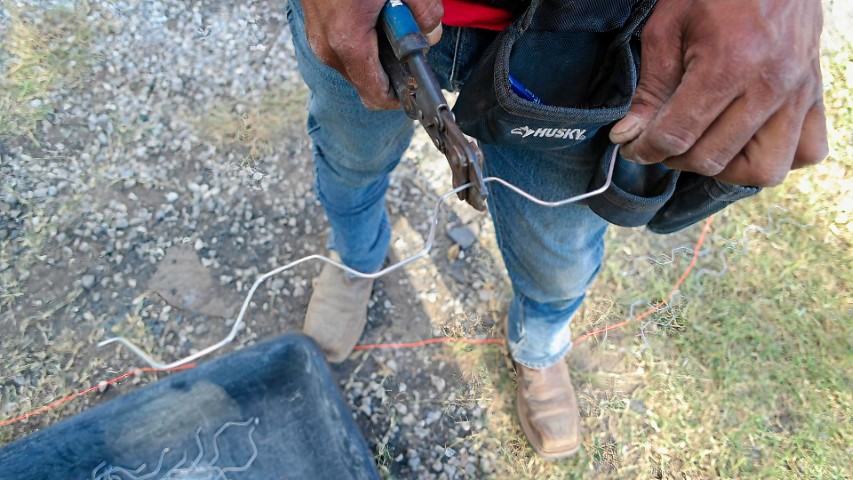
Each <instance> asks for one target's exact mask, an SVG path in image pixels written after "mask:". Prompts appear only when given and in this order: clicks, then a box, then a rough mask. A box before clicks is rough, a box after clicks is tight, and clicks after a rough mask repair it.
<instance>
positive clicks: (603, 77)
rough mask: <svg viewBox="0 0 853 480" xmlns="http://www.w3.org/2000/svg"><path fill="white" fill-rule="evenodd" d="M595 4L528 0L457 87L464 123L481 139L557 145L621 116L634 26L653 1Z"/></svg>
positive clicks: (630, 75) (631, 84) (632, 64)
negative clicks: (526, 6) (528, 4)
mask: <svg viewBox="0 0 853 480" xmlns="http://www.w3.org/2000/svg"><path fill="white" fill-rule="evenodd" d="M600 3H601V2H591V1H588V2H565V1H561V0H532V1H531V2H530V6H529V7H528V9H527V10H526V11H525V13H524V14H523V15H522V16H521V17H519V18H518V19H517V20H516V21H515V22H514V23H513V24H512V25H510V26H509V27H508V28H507V29H505V30H504V31H503V32H501V34H500V35H498V37H497V38H496V39H495V41H494V42H493V43H492V44H491V45H490V47H489V48H488V49H487V51H486V52H485V53H484V55H483V57H482V59H481V60H480V62H479V63H478V65H477V67H476V68H475V69H474V72H473V73H472V74H471V77H470V78H469V80H468V82H467V83H466V84H465V86H464V87H463V88H462V91H461V92H460V94H459V98H458V100H457V102H456V105H455V107H454V113H455V115H456V119H457V122H458V123H459V126H460V127H461V128H462V130H463V131H464V132H465V133H467V134H468V135H471V136H473V137H475V138H477V139H478V140H480V141H481V142H483V143H490V144H498V145H507V146H514V147H522V148H532V149H537V150H560V149H566V148H572V147H574V146H576V145H577V144H578V143H580V142H584V141H586V140H590V139H593V138H594V137H595V136H596V135H597V134H598V133H599V131H602V129H603V127H605V126H607V125H610V124H612V123H613V122H615V121H617V120H618V119H620V118H622V117H623V116H624V115H625V113H626V112H627V110H628V106H629V103H630V100H631V96H632V95H633V93H634V90H635V89H636V85H637V77H638V62H639V37H638V36H637V35H636V33H637V32H638V31H639V28H640V26H641V25H642V22H643V21H644V20H645V19H646V17H647V16H648V15H649V14H650V12H651V10H652V8H653V6H654V3H655V2H654V1H651V0H640V1H638V0H614V1H610V2H606V4H605V6H602V5H601V4H600ZM602 133H605V132H603V131H602Z"/></svg>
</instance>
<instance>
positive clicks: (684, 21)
mask: <svg viewBox="0 0 853 480" xmlns="http://www.w3.org/2000/svg"><path fill="white" fill-rule="evenodd" d="M822 22H823V16H822V11H821V2H820V0H661V1H660V2H659V3H658V5H657V8H656V10H655V11H654V13H653V14H652V15H651V17H650V18H649V21H648V23H647V24H646V26H645V28H644V30H643V34H642V72H641V74H640V80H639V85H638V88H637V92H636V94H635V95H634V98H633V101H632V105H631V108H630V110H629V112H628V114H627V115H626V117H625V118H624V119H622V120H621V121H620V122H619V123H617V124H616V125H615V126H614V127H613V129H612V130H611V133H610V138H611V140H612V141H613V142H614V143H619V144H623V148H622V155H623V156H624V157H625V158H627V159H631V160H633V161H636V162H638V163H645V164H650V163H661V162H662V163H663V164H664V165H667V166H668V167H671V168H674V169H679V170H686V171H691V172H697V173H700V174H703V175H707V176H713V177H715V178H717V179H719V180H722V181H725V182H729V183H734V184H739V185H753V186H774V185H778V184H779V183H781V182H782V181H783V180H784V179H785V176H786V175H787V174H788V172H789V171H790V170H791V169H794V168H799V167H803V166H806V165H811V164H815V163H818V162H820V161H821V160H823V158H824V157H825V156H826V154H827V140H826V117H825V115H824V109H823V92H822V84H821V75H820V63H819V42H820V32H821V28H822Z"/></svg>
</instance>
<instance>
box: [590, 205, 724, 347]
mask: <svg viewBox="0 0 853 480" xmlns="http://www.w3.org/2000/svg"><path fill="white" fill-rule="evenodd" d="M715 216H716V215H711V216H710V217H708V219H707V220H705V226H704V227H703V228H702V233H701V234H700V235H699V239H698V240H697V241H696V246H695V247H693V258H691V259H690V265H688V266H687V268H685V269H684V273H682V274H681V276H680V277H678V281H676V282H675V285H673V286H672V290H670V291H669V295H667V296H666V298H664V299H663V300H661V301H660V302H658V303H657V305H655V306H653V307H651V308H649V309H648V310H646V311H645V312H643V313H641V314H640V315H638V316H637V317H636V318H629V319H628V320H625V321H624V322H619V323H615V324H613V325H610V326H609V327H605V328H602V329H600V330H596V331H594V332H590V333H587V334H585V335H581V336H580V337H578V338H576V339H575V341H574V342H573V343H574V344H575V345H577V344H579V343H581V342H583V341H584V340H586V339H588V338H590V337H594V336H596V335H600V334H602V333H606V332H609V331H611V330H616V329H617V328H621V327H624V326H625V325H628V324H629V323H632V322H639V321H640V320H643V319H644V318H646V317H648V316H649V315H651V314H653V313H655V312H657V311H658V310H660V309H661V308H662V307H663V306H664V305H666V304H667V303H669V300H670V299H671V298H672V296H673V295H674V294H675V292H676V291H678V289H679V288H681V284H682V283H684V280H686V279H687V276H688V275H690V272H692V271H693V267H695V266H696V262H697V261H698V260H699V251H700V250H702V244H703V243H705V237H706V236H707V235H708V232H709V231H710V230H711V223H713V221H714V217H715Z"/></svg>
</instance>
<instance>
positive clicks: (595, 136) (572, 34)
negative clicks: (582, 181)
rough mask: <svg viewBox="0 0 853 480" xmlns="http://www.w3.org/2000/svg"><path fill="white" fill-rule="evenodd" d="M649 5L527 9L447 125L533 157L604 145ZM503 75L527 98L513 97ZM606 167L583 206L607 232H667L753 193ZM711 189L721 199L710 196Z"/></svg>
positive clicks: (625, 165) (625, 99)
mask: <svg viewBox="0 0 853 480" xmlns="http://www.w3.org/2000/svg"><path fill="white" fill-rule="evenodd" d="M655 4H656V0H585V1H584V0H580V1H571V2H570V1H566V0H531V1H530V3H529V6H528V8H527V9H526V10H525V11H524V13H523V14H522V15H521V16H519V17H518V18H517V19H516V20H515V21H514V22H513V24H512V25H510V26H509V27H507V28H506V29H505V30H504V31H502V32H501V33H500V34H499V35H498V36H497V38H496V39H495V41H494V42H493V43H492V45H491V46H490V47H489V48H488V50H487V51H486V53H485V54H484V55H483V57H482V58H481V60H480V62H479V63H478V65H477V67H476V68H475V70H474V72H473V73H472V74H471V77H470V78H469V79H468V81H467V82H466V84H465V85H464V87H463V88H462V90H461V92H460V93H459V98H458V99H457V102H456V105H455V107H454V109H453V112H454V114H455V115H456V120H457V123H458V124H459V126H460V127H461V128H462V130H463V131H464V132H465V133H466V134H468V135H470V136H472V137H474V138H477V139H478V140H479V141H480V142H482V143H486V144H497V145H504V146H511V147H519V148H525V149H534V150H573V149H583V150H587V148H588V147H589V146H590V144H594V145H598V146H604V145H607V144H608V143H609V142H608V140H607V136H608V134H609V132H610V127H612V125H613V124H614V123H615V122H617V121H618V120H620V119H621V118H623V117H624V116H625V114H626V113H627V112H628V107H629V106H630V102H631V97H632V96H633V95H634V92H635V90H636V87H637V81H638V78H639V68H640V35H639V34H640V32H641V30H642V26H643V24H644V23H645V21H646V20H647V19H648V16H649V15H650V14H651V12H652V10H653V9H654V6H655ZM510 75H512V77H514V80H516V81H517V83H520V84H521V85H523V87H524V88H526V90H527V91H528V92H530V93H531V94H532V95H530V96H528V97H527V98H524V97H522V96H520V95H519V94H517V93H516V92H514V91H513V89H512V86H511V83H510ZM532 97H536V98H535V99H534V98H532ZM587 142H590V144H588V143H587ZM585 147H586V148H585ZM598 150H600V152H598V153H597V154H598V155H600V158H601V161H600V162H599V163H600V164H599V167H598V168H597V173H596V174H595V175H594V177H593V178H592V181H591V183H590V185H589V189H590V190H592V189H595V188H598V187H600V186H602V185H603V184H604V182H605V180H606V172H607V171H608V167H609V163H608V162H609V161H610V157H611V154H612V150H611V149H609V148H598ZM486 162H488V159H486ZM616 162H617V164H616V166H615V169H614V181H613V184H612V185H611V187H610V188H609V189H608V190H607V191H606V192H605V193H603V194H601V195H597V196H594V197H590V198H589V199H588V200H587V204H588V205H589V206H590V208H591V209H592V210H593V211H595V212H596V213H597V214H598V215H599V216H601V217H602V218H604V219H605V220H607V221H609V222H611V223H614V224H616V225H622V226H630V227H636V226H641V225H646V224H648V225H649V228H651V229H652V230H653V231H659V232H671V231H676V230H679V229H681V228H684V227H686V226H688V225H691V224H693V223H695V222H698V221H699V220H702V219H703V218H705V217H707V216H708V215H710V214H712V213H715V212H716V211H718V210H721V209H722V208H725V207H726V206H727V205H729V204H731V203H732V202H733V201H735V200H737V199H740V198H744V197H747V196H750V195H753V194H755V193H756V192H757V191H758V189H755V188H750V187H739V186H734V185H727V184H722V183H721V182H718V181H716V180H714V179H711V178H708V177H699V176H695V175H692V174H686V173H684V174H682V172H678V171H674V170H669V169H666V168H665V167H663V166H660V165H654V166H641V165H636V164H633V163H630V162H627V161H626V160H624V159H623V158H622V157H621V156H619V155H617V157H616ZM696 177H698V178H696ZM679 178H684V179H685V180H684V181H683V182H682V181H679ZM638 186H640V187H642V188H640V189H639V190H638ZM715 189H716V190H715ZM720 190H725V195H721V196H716V197H715V194H716V193H719V191H720ZM699 206H701V207H699Z"/></svg>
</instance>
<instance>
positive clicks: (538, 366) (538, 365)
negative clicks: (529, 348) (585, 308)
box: [507, 339, 572, 370]
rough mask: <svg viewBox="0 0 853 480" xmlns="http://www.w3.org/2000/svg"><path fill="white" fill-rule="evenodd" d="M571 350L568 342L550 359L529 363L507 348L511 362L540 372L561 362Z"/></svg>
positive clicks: (570, 344)
mask: <svg viewBox="0 0 853 480" xmlns="http://www.w3.org/2000/svg"><path fill="white" fill-rule="evenodd" d="M507 341H509V339H507ZM571 349H572V343H571V342H570V343H569V344H568V345H566V346H565V347H563V348H562V349H561V350H560V352H559V353H557V354H554V355H551V356H550V357H548V359H547V360H539V361H536V362H529V361H527V360H524V359H522V358H518V357H516V356H515V353H513V351H512V346H510V348H509V355H510V357H512V359H513V361H515V362H517V363H519V364H521V365H524V366H525V367H527V368H532V369H534V370H542V369H545V368H548V367H550V366H552V365H555V364H556V363H557V362H559V361H560V360H562V359H563V357H565V356H566V355H567V354H568V353H569V350H571Z"/></svg>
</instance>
